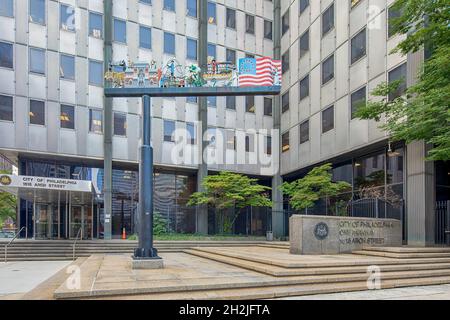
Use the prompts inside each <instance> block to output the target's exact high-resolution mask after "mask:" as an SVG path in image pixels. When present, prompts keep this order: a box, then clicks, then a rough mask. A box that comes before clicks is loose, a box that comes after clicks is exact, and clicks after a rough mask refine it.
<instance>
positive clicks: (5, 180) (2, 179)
mask: <svg viewBox="0 0 450 320" xmlns="http://www.w3.org/2000/svg"><path fill="white" fill-rule="evenodd" d="M11 182H12V180H11V178H10V177H9V176H4V175H3V176H0V184H1V185H3V186H9V185H10V184H11Z"/></svg>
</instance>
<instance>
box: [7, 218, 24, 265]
mask: <svg viewBox="0 0 450 320" xmlns="http://www.w3.org/2000/svg"><path fill="white" fill-rule="evenodd" d="M23 229H25V230H27V227H25V226H23V227H22V228H20V230H19V231H17V233H16V234H15V235H14V237H13V238H12V239H11V241H9V242H8V243H7V244H6V245H5V263H6V262H8V247H9V246H10V245H11V244H12V243H13V242H14V240H16V238H17V236H18V235H19V234H20V233H21V232H22V231H23ZM25 232H26V231H25Z"/></svg>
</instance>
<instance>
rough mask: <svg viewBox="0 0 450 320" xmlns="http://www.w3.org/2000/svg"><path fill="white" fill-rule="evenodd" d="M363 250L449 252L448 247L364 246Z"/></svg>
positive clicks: (449, 248)
mask: <svg viewBox="0 0 450 320" xmlns="http://www.w3.org/2000/svg"><path fill="white" fill-rule="evenodd" d="M363 251H379V252H391V253H450V247H409V246H402V247H364V248H363Z"/></svg>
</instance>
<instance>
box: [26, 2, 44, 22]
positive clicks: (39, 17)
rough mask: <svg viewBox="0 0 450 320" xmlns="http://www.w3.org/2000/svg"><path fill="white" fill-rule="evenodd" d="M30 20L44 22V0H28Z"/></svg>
mask: <svg viewBox="0 0 450 320" xmlns="http://www.w3.org/2000/svg"><path fill="white" fill-rule="evenodd" d="M30 22H35V23H39V24H45V0H30Z"/></svg>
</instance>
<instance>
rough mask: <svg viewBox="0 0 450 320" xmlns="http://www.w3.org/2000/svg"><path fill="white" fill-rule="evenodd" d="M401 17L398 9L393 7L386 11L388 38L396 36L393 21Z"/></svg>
mask: <svg viewBox="0 0 450 320" xmlns="http://www.w3.org/2000/svg"><path fill="white" fill-rule="evenodd" d="M401 15H402V12H401V10H400V9H398V8H397V7H396V6H395V5H393V6H391V7H390V8H389V9H388V37H389V38H390V37H392V36H393V35H395V34H396V28H395V24H394V23H395V20H396V19H398V18H400V16H401Z"/></svg>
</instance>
